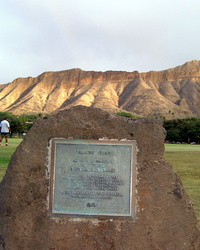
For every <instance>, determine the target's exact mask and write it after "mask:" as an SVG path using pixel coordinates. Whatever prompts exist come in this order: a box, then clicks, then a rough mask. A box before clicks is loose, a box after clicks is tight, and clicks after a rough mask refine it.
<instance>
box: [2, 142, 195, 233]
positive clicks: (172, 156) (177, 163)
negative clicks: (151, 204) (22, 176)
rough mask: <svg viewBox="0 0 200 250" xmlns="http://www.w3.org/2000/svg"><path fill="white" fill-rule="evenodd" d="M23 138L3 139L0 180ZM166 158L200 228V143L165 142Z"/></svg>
mask: <svg viewBox="0 0 200 250" xmlns="http://www.w3.org/2000/svg"><path fill="white" fill-rule="evenodd" d="M21 141H22V139H13V138H9V146H8V147H6V146H5V143H4V141H3V143H2V145H1V146H0V181H1V180H2V179H3V176H4V175H5V173H6V169H7V166H8V163H9V161H10V159H11V156H12V154H13V153H14V152H15V150H16V148H17V146H18V145H19V144H20V143H21ZM164 158H165V159H166V160H167V161H168V162H170V163H171V165H172V166H173V168H174V169H175V170H176V171H177V172H178V174H179V175H180V177H181V180H182V182H183V186H184V188H185V190H186V192H187V193H188V194H189V196H190V198H191V201H192V203H193V206H194V208H195V211H196V215H197V218H198V226H199V228H200V145H189V144H165V153H164Z"/></svg>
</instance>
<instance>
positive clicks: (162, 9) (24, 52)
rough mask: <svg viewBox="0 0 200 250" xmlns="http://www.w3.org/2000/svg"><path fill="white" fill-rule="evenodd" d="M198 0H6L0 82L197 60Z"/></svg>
mask: <svg viewBox="0 0 200 250" xmlns="http://www.w3.org/2000/svg"><path fill="white" fill-rule="evenodd" d="M199 13H200V1H199V0H163V1H161V0H151V1H150V0H56V1H55V0H29V1H27V0H5V1H3V0H1V7H0V16H1V18H0V84H2V83H8V82H12V81H13V80H14V79H16V78H18V77H29V76H31V77H36V76H38V75H40V74H42V73H43V72H46V71H61V70H67V69H72V68H81V69H82V70H86V71H108V70H114V71H128V72H132V71H135V70H138V71H139V72H148V71H150V70H156V71H158V70H165V69H168V68H173V67H176V66H179V65H182V64H184V63H185V62H188V61H192V60H199V59H200V49H199V46H200V31H199V27H200V15H199Z"/></svg>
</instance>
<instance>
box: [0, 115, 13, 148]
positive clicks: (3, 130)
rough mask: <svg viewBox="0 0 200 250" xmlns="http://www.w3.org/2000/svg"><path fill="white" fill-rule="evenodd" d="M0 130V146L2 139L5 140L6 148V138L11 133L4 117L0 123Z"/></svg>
mask: <svg viewBox="0 0 200 250" xmlns="http://www.w3.org/2000/svg"><path fill="white" fill-rule="evenodd" d="M0 129H1V138H0V145H1V142H2V140H3V138H5V142H6V146H8V136H9V134H10V133H11V129H10V123H9V122H8V117H5V118H4V120H3V121H2V122H1V123H0Z"/></svg>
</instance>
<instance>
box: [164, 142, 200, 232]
mask: <svg viewBox="0 0 200 250" xmlns="http://www.w3.org/2000/svg"><path fill="white" fill-rule="evenodd" d="M164 158H165V159H166V160H167V161H168V162H170V163H171V165H172V166H173V168H174V169H175V170H176V172H177V173H178V174H179V176H180V177H181V180H182V183H183V186H184V188H185V190H186V192H187V194H188V195H189V196H190V199H191V201H192V204H193V206H194V208H195V211H196V215H197V219H198V227H199V228H200V145H190V144H165V153H164Z"/></svg>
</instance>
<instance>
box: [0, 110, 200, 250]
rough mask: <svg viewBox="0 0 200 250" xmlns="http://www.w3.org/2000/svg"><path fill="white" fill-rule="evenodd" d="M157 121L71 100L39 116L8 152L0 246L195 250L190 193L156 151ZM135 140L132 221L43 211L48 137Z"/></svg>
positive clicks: (160, 134) (198, 238) (0, 197)
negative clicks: (73, 104) (68, 105)
mask: <svg viewBox="0 0 200 250" xmlns="http://www.w3.org/2000/svg"><path fill="white" fill-rule="evenodd" d="M165 135H166V133H165V130H164V128H163V126H162V124H161V122H160V121H158V120H151V119H146V118H142V119H130V118H124V117H120V116H117V115H115V114H113V113H108V112H106V111H103V110H101V109H94V108H87V107H83V106H77V107H74V108H71V109H69V110H65V111H62V112H60V113H58V114H56V115H54V116H52V117H49V118H48V119H38V120H37V121H36V122H35V123H34V125H33V127H32V128H31V129H30V131H29V132H28V134H27V136H26V137H25V139H24V140H23V142H22V143H21V144H20V145H19V147H18V148H17V150H16V152H15V153H14V155H13V156H12V159H11V161H10V163H9V166H8V169H7V172H6V175H5V177H4V179H3V181H2V182H1V184H0V245H1V247H0V248H1V249H7V250H15V249H20V250H21V249H26V250H28V249H37V250H40V249H41V250H44V249H55V250H56V249H66V250H67V249H69V250H77V249H91V250H92V249H117V250H125V249H128V250H129V249H134V250H144V249H148V250H155V249H169V250H183V249H185V250H186V249H187V250H189V249H195V250H198V249H200V232H199V230H198V228H197V227H196V225H197V219H196V216H195V212H194V209H193V207H192V205H191V201H190V198H189V197H188V195H187V194H186V192H185V190H184V188H183V185H182V183H181V180H180V178H179V176H178V175H177V173H176V172H175V171H174V170H173V168H172V166H171V165H170V164H169V163H168V162H167V161H166V160H165V159H164V158H163V153H164V139H165ZM103 137H105V138H108V139H118V140H122V139H127V140H136V141H137V145H138V146H137V147H138V154H137V172H138V173H137V185H136V190H137V192H136V193H134V194H133V196H134V197H136V200H137V212H136V218H134V219H133V220H131V219H125V220H121V219H120V218H112V217H108V218H106V219H99V218H98V216H97V217H96V218H87V217H86V218H82V217H80V218H77V217H76V218H73V217H66V216H59V217H56V216H52V215H51V214H50V213H49V190H50V177H51V173H49V169H48V162H49V158H50V156H49V147H50V141H51V139H52V138H66V139H68V138H73V139H85V140H98V139H99V138H103Z"/></svg>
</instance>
